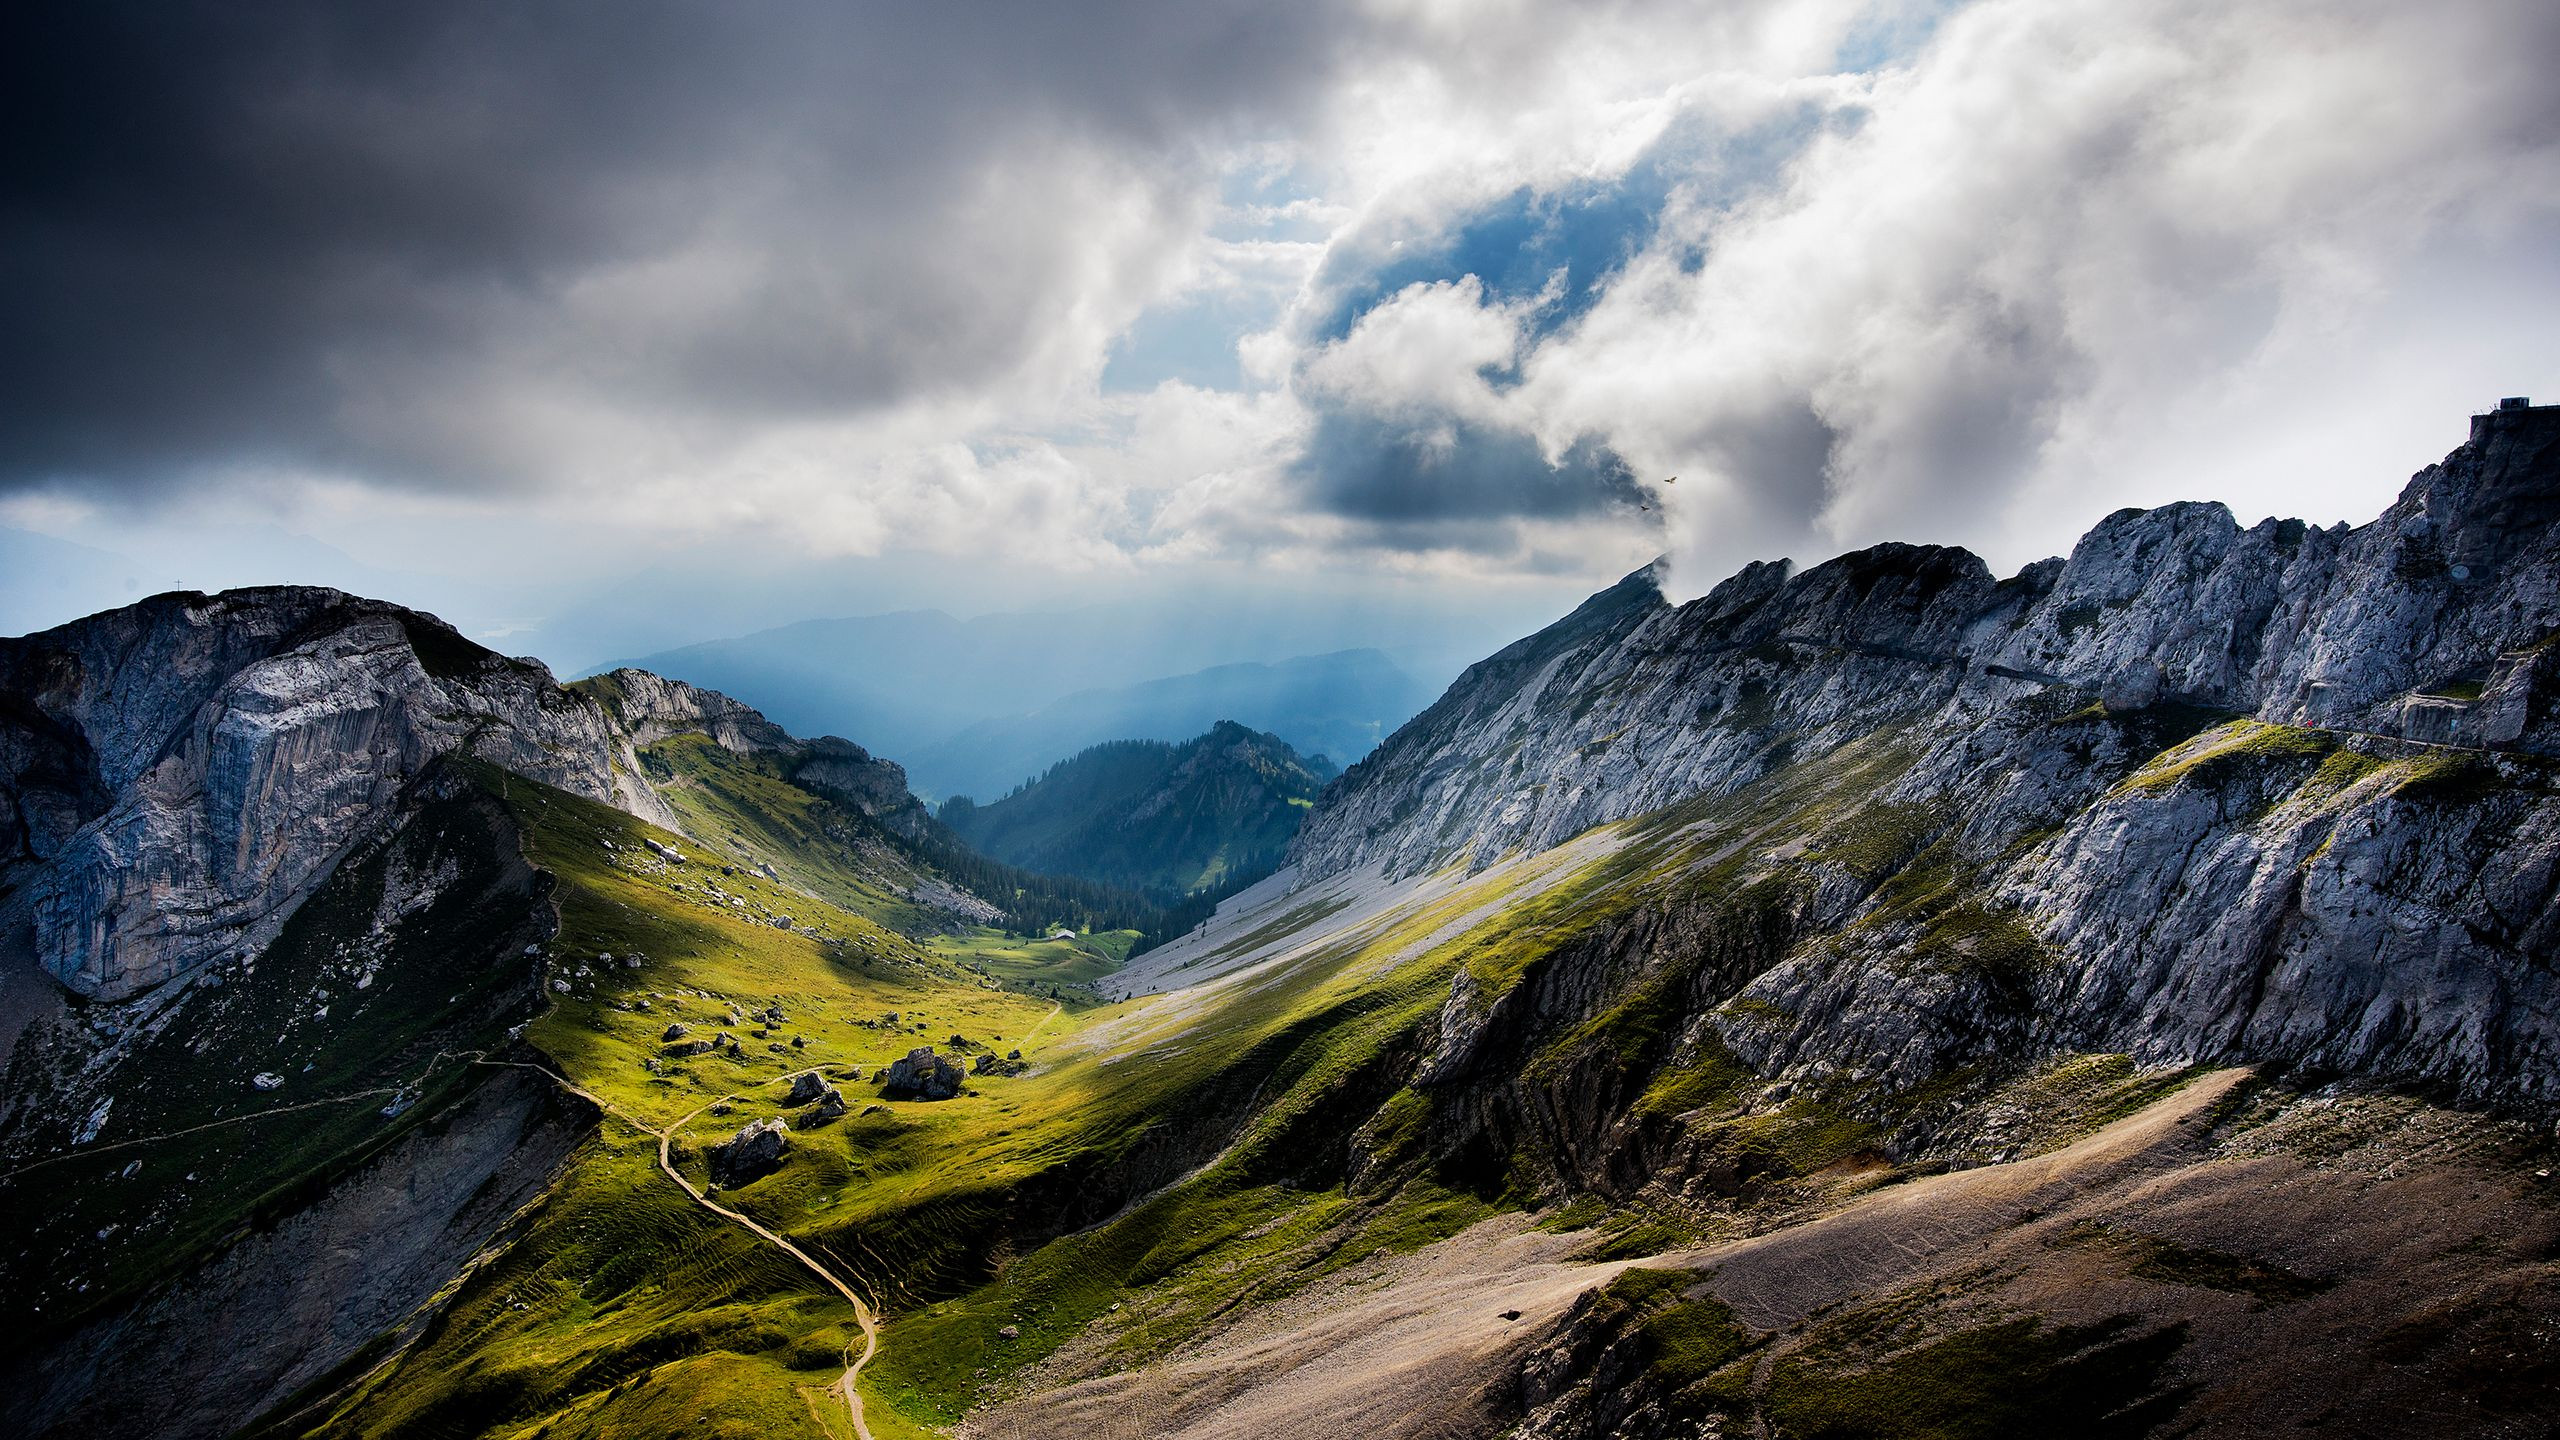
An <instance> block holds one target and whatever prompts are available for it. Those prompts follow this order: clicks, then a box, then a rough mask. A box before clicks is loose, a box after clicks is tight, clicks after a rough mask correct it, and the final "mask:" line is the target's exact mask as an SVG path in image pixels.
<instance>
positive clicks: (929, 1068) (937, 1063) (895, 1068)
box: [880, 1045, 967, 1100]
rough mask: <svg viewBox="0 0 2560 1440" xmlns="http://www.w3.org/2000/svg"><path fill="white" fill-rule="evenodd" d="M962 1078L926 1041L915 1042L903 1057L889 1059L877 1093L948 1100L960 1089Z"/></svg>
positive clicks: (956, 1065)
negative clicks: (886, 1072)
mask: <svg viewBox="0 0 2560 1440" xmlns="http://www.w3.org/2000/svg"><path fill="white" fill-rule="evenodd" d="M966 1078H967V1076H966V1075H965V1074H964V1072H962V1070H961V1069H960V1067H959V1065H958V1064H957V1063H955V1062H954V1061H952V1060H951V1059H950V1058H949V1057H948V1056H943V1055H936V1054H934V1053H933V1047H932V1046H930V1045H919V1046H917V1047H916V1048H914V1049H913V1050H910V1051H908V1052H907V1054H906V1058H904V1059H902V1060H896V1061H892V1062H891V1063H890V1065H889V1074H888V1077H887V1078H886V1079H884V1080H882V1081H881V1082H880V1093H881V1094H882V1095H884V1096H886V1097H888V1098H889V1099H892V1100H949V1099H951V1098H953V1097H954V1096H957V1095H958V1094H959V1093H960V1084H961V1081H963V1080H964V1079H966Z"/></svg>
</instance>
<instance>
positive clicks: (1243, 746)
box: [942, 721, 1339, 892]
mask: <svg viewBox="0 0 2560 1440" xmlns="http://www.w3.org/2000/svg"><path fill="white" fill-rule="evenodd" d="M1338 773H1339V772H1338V771H1337V770H1336V769H1335V767H1334V766H1333V765H1332V764H1331V763H1330V762H1329V761H1327V760H1325V759H1324V758H1322V757H1321V756H1319V757H1315V758H1312V759H1310V758H1307V757H1303V756H1301V755H1299V754H1298V752H1297V751H1295V750H1293V749H1291V748H1290V746H1289V744H1288V742H1286V741H1284V740H1282V739H1281V738H1280V737H1279V736H1277V735H1271V734H1266V733H1262V732H1259V731H1254V730H1249V729H1247V728H1245V727H1244V726H1242V725H1238V724H1236V723H1234V722H1233V721H1221V722H1219V723H1218V724H1217V725H1215V726H1213V727H1212V728H1211V729H1210V730H1209V733H1207V734H1205V735H1202V736H1200V737H1199V738H1197V739H1195V740H1190V741H1187V742H1184V743H1182V744H1179V745H1175V744H1168V743H1166V742H1164V741H1161V740H1115V741H1111V742H1110V743H1108V744H1103V745H1096V746H1094V747H1093V748H1091V749H1089V750H1086V751H1084V752H1083V753H1082V754H1079V755H1077V756H1075V757H1074V758H1073V759H1069V760H1062V761H1060V762H1059V763H1058V764H1056V765H1053V766H1051V767H1050V768H1049V770H1048V772H1047V773H1046V774H1044V775H1042V776H1041V777H1040V778H1039V779H1038V780H1035V781H1033V782H1031V783H1030V784H1028V785H1025V786H1023V787H1022V788H1021V789H1019V790H1016V791H1015V792H1014V793H1013V794H1011V795H1008V796H1006V797H1005V798H1004V799H1002V800H999V801H997V802H996V803H994V804H992V805H976V804H973V803H971V802H970V800H969V799H968V798H967V797H966V796H961V797H957V798H955V799H953V800H951V801H948V802H946V803H945V804H944V805H943V807H942V819H943V823H944V824H946V825H948V826H949V827H950V828H951V829H952V830H953V831H954V832H956V833H957V834H958V835H959V836H960V838H961V839H963V840H966V841H968V842H969V844H970V845H971V846H973V847H975V848H976V849H978V850H979V851H981V852H982V853H985V854H988V855H992V856H995V857H996V858H997V859H999V860H1003V861H1006V862H1007V863H1010V864H1014V865H1019V866H1023V867H1025V868H1030V869H1037V870H1040V871H1042V872H1044V873H1048V874H1054V875H1075V876H1080V877H1082V878H1084V879H1088V880H1098V881H1102V882H1104V883H1107V884H1112V885H1123V886H1131V887H1139V888H1145V889H1151V890H1170V891H1176V892H1184V891H1191V890H1199V889H1205V888H1209V887H1212V886H1221V885H1226V884H1229V883H1231V882H1233V881H1235V880H1236V879H1238V878H1239V877H1242V876H1250V875H1260V874H1263V873H1266V872H1268V871H1269V870H1270V869H1271V868H1272V867H1273V866H1275V865H1277V864H1278V863H1279V861H1280V856H1281V854H1282V852H1284V851H1285V850H1287V849H1288V846H1289V840H1290V837H1292V836H1294V835H1296V834H1297V833H1298V822H1299V820H1300V819H1301V818H1303V817H1304V816H1305V815H1306V813H1307V808H1308V806H1309V805H1310V803H1312V802H1313V800H1314V799H1315V796H1316V792H1317V791H1319V790H1322V789H1323V788H1324V786H1325V782H1327V781H1329V780H1331V779H1332V778H1333V777H1334V776H1335V775H1336V774H1338Z"/></svg>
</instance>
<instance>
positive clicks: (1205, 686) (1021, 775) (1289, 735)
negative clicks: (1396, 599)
mask: <svg viewBox="0 0 2560 1440" xmlns="http://www.w3.org/2000/svg"><path fill="white" fill-rule="evenodd" d="M1436 693H1437V687H1434V686H1431V685H1428V684H1426V683H1425V682H1423V681H1420V680H1417V679H1416V678H1414V677H1413V676H1412V675H1410V674H1407V673H1406V672H1405V671H1404V670H1403V669H1401V668H1399V667H1398V666H1397V665H1396V664H1395V662H1394V661H1392V660H1389V659H1388V658H1387V657H1386V656H1384V655H1382V654H1380V653H1379V652H1377V651H1375V650H1343V651H1339V652H1336V653H1334V654H1331V655H1303V656H1300V657H1298V658H1296V659H1293V660H1283V661H1280V662H1278V663H1276V664H1270V665H1263V664H1246V665H1217V666H1212V667H1210V668H1209V669H1206V670H1200V671H1196V672H1194V673H1192V674H1188V675H1172V676H1167V677H1165V678H1164V679H1161V680H1148V681H1145V682H1143V683H1140V684H1136V685H1124V686H1119V687H1116V688H1112V689H1098V690H1086V691H1082V692H1079V693H1077V694H1073V695H1068V696H1066V697H1064V698H1062V699H1059V700H1055V701H1052V702H1051V703H1049V704H1046V705H1043V706H1040V707H1039V708H1037V709H1035V710H1032V711H1030V712H1028V713H1026V714H1018V715H1013V716H1009V717H1006V718H1003V719H997V720H986V721H981V722H980V723H978V724H975V725H971V726H969V727H967V728H966V729H963V730H961V731H959V732H958V733H956V734H954V735H952V736H951V737H950V738H949V739H947V740H945V741H943V742H942V743H940V744H937V745H927V746H923V747H921V748H918V749H916V750H913V751H910V752H908V753H907V754H905V755H902V756H900V757H899V758H900V759H901V760H903V761H904V762H905V764H906V766H907V774H908V776H909V778H910V779H911V780H912V781H913V782H914V783H915V785H916V788H917V789H918V790H920V791H922V792H924V793H926V794H929V795H1000V794H1003V793H1004V792H1005V791H1007V790H1010V789H1012V788H1013V787H1014V786H1017V785H1019V784H1021V783H1022V782H1023V781H1025V780H1027V779H1029V778H1030V777H1032V776H1034V775H1037V774H1039V773H1040V772H1041V771H1042V770H1043V769H1044V768H1046V767H1047V766H1050V765H1052V764H1055V763H1056V762H1057V761H1059V760H1061V759H1064V758H1065V757H1067V756H1069V755H1073V754H1075V753H1076V752H1077V751H1079V750H1081V749H1083V748H1085V747H1086V746H1089V745H1098V744H1101V743H1102V742H1104V741H1106V740H1179V739H1182V738H1184V737H1186V736H1191V735H1197V734H1199V733H1200V732H1201V731H1203V730H1206V729H1208V728H1209V727H1210V726H1212V725H1214V724H1216V723H1218V722H1219V721H1221V720H1233V721H1237V722H1239V723H1241V724H1244V725H1247V726H1250V727H1252V728H1254V729H1257V730H1268V731H1271V732H1273V733H1274V734H1277V735H1278V736H1279V737H1280V738H1281V739H1283V740H1285V741H1287V742H1288V743H1289V744H1290V745H1291V746H1292V747H1294V748H1295V749H1296V750H1297V751H1298V753H1300V754H1302V755H1321V756H1324V757H1326V758H1327V759H1329V760H1331V761H1332V762H1333V763H1334V764H1336V765H1349V764H1351V763H1352V762H1353V761H1355V760H1358V759H1359V758H1360V757H1361V756H1363V755H1366V754H1368V753H1369V752H1370V751H1371V750H1374V749H1376V748H1377V746H1378V742H1379V741H1381V740H1383V739H1385V738H1386V737H1387V736H1388V735H1389V734H1391V733H1393V731H1394V730H1395V728H1396V727H1397V726H1398V725H1401V724H1403V723H1404V722H1405V721H1406V720H1408V719H1411V718H1412V717H1413V716H1414V715H1415V714H1416V713H1417V712H1419V711H1420V710H1421V709H1422V707H1423V706H1425V705H1428V704H1430V703H1431V701H1432V698H1433V697H1434V695H1435V694H1436Z"/></svg>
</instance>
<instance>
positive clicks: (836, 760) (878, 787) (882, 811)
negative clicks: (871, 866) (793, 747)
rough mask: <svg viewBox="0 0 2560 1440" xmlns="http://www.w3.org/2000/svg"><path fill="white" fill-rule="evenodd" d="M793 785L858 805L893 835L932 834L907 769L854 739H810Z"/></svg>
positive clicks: (794, 773) (917, 836)
mask: <svg viewBox="0 0 2560 1440" xmlns="http://www.w3.org/2000/svg"><path fill="white" fill-rule="evenodd" d="M791 783H793V784H795V785H798V786H800V787H801V788H803V789H805V790H811V791H815V792H816V793H818V794H820V795H824V796H826V797H827V798H828V799H830V800H833V801H836V802H837V803H838V804H842V805H849V806H852V807H853V808H854V809H856V810H859V811H861V812H862V813H863V814H865V815H868V816H870V817H871V818H872V819H874V820H877V821H879V822H880V823H881V825H882V826H884V827H886V828H887V829H888V830H889V831H890V833H892V834H896V835H903V836H905V837H906V838H908V839H910V840H918V839H922V838H924V837H925V836H926V835H927V834H928V833H929V832H930V830H931V818H930V817H929V816H928V815H927V813H926V811H925V808H924V804H923V802H921V801H919V800H917V799H916V797H915V792H913V791H911V790H909V789H908V788H907V772H906V770H905V769H904V768H903V767H902V766H900V765H899V764H898V763H897V762H896V761H894V760H883V759H881V758H880V757H878V756H876V755H873V754H872V753H871V752H870V751H868V750H865V749H863V748H862V747H861V746H859V745H856V744H854V743H853V742H852V741H850V740H845V739H841V738H839V737H837V736H833V735H823V736H820V737H819V738H817V739H815V740H812V741H809V742H808V743H807V745H805V746H804V747H802V748H801V749H800V750H799V751H798V752H797V758H796V760H795V761H794V763H793V765H792V767H791ZM972 898H973V899H974V897H972ZM979 903H983V902H979Z"/></svg>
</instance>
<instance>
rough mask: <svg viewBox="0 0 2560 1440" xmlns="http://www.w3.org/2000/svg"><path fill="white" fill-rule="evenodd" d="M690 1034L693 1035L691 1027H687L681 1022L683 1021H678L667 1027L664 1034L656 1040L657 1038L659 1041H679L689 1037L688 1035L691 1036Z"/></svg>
mask: <svg viewBox="0 0 2560 1440" xmlns="http://www.w3.org/2000/svg"><path fill="white" fill-rule="evenodd" d="M692 1033H693V1027H692V1026H690V1025H687V1024H686V1023H684V1022H683V1021H681V1020H678V1021H677V1022H675V1023H674V1024H672V1025H669V1026H668V1027H667V1028H666V1032H665V1033H664V1034H662V1035H660V1036H659V1037H658V1038H659V1039H661V1040H681V1039H683V1038H684V1037H685V1036H687V1035H690V1034H692Z"/></svg>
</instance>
